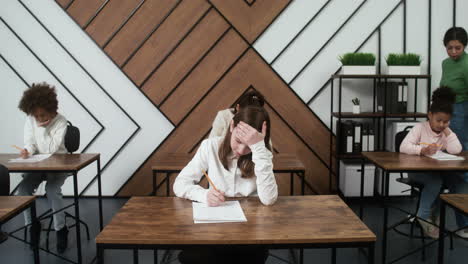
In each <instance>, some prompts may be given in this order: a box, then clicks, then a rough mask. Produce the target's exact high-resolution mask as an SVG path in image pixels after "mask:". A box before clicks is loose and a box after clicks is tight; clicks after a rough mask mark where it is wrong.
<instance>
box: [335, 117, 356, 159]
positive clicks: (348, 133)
mask: <svg viewBox="0 0 468 264" xmlns="http://www.w3.org/2000/svg"><path fill="white" fill-rule="evenodd" d="M336 123H337V124H336V127H337V131H338V141H339V145H338V151H339V153H342V154H349V153H353V143H354V139H353V134H354V128H353V122H352V121H349V120H348V121H344V122H341V123H339V122H338V121H336Z"/></svg>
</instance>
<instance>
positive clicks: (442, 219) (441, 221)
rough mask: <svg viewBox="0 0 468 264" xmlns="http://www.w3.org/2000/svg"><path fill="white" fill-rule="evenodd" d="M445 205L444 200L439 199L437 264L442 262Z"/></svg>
mask: <svg viewBox="0 0 468 264" xmlns="http://www.w3.org/2000/svg"><path fill="white" fill-rule="evenodd" d="M441 200H442V199H441ZM446 209H447V205H446V204H445V202H444V200H442V201H441V205H440V225H439V255H438V262H437V263H439V264H442V263H444V242H445V241H444V230H445V214H446Z"/></svg>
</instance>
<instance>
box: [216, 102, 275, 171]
mask: <svg viewBox="0 0 468 264" xmlns="http://www.w3.org/2000/svg"><path fill="white" fill-rule="evenodd" d="M232 120H233V121H234V127H236V126H237V124H239V122H240V121H243V122H245V123H247V124H249V125H250V126H251V127H253V128H255V129H256V130H257V131H258V132H260V133H261V132H262V127H263V122H265V121H266V133H265V138H264V142H265V146H266V148H267V149H269V150H270V151H271V146H270V143H269V142H270V116H269V115H268V112H267V111H266V110H265V108H263V107H259V106H247V107H244V108H241V109H240V110H239V112H238V113H237V114H235V115H234V117H233V118H232ZM231 152H232V149H231V131H230V130H228V131H227V133H226V136H225V137H224V140H223V142H222V143H221V146H220V147H219V150H218V156H219V159H220V160H221V163H222V164H223V166H224V168H225V169H226V170H228V155H229V154H230V153H231ZM237 166H238V167H239V168H240V170H241V172H242V177H243V178H250V177H253V176H254V175H255V174H254V163H253V162H252V153H249V154H247V155H243V156H241V157H240V158H239V160H238V161H237Z"/></svg>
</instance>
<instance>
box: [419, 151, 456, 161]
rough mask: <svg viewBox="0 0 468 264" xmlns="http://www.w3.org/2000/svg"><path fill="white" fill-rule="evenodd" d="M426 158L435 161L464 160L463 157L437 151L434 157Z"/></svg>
mask: <svg viewBox="0 0 468 264" xmlns="http://www.w3.org/2000/svg"><path fill="white" fill-rule="evenodd" d="M428 157H429V158H433V159H436V160H464V158H463V157H460V156H455V155H452V154H448V153H445V152H443V151H437V152H436V153H435V154H434V155H430V156H428Z"/></svg>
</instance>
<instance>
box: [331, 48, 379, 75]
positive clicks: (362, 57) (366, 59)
mask: <svg viewBox="0 0 468 264" xmlns="http://www.w3.org/2000/svg"><path fill="white" fill-rule="evenodd" d="M339 60H340V61H341V64H343V67H341V70H342V73H343V74H375V55H374V54H372V53H360V52H357V53H345V54H343V55H341V56H340V57H339Z"/></svg>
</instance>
